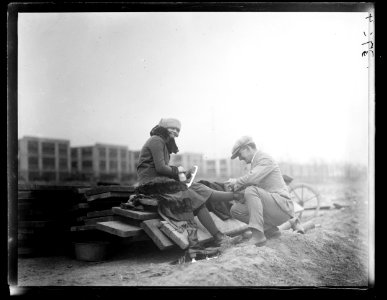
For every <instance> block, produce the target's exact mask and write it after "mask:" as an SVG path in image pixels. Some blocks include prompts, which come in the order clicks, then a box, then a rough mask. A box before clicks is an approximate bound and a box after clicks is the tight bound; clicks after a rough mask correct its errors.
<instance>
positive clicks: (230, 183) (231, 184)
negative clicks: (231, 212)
mask: <svg viewBox="0 0 387 300" xmlns="http://www.w3.org/2000/svg"><path fill="white" fill-rule="evenodd" d="M235 184H236V179H235V178H230V179H229V180H227V181H226V182H225V183H224V186H225V187H226V189H227V190H229V191H233V190H234V187H235Z"/></svg>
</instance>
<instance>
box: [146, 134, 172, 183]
mask: <svg viewBox="0 0 387 300" xmlns="http://www.w3.org/2000/svg"><path fill="white" fill-rule="evenodd" d="M164 146H165V144H164V142H163V141H162V140H159V139H155V140H154V141H153V142H152V144H151V145H150V151H151V153H152V157H153V162H154V164H155V169H156V172H157V173H159V174H160V175H164V176H169V177H171V178H175V179H176V178H179V171H178V169H177V167H174V166H169V165H168V164H167V163H166V161H165V158H164Z"/></svg>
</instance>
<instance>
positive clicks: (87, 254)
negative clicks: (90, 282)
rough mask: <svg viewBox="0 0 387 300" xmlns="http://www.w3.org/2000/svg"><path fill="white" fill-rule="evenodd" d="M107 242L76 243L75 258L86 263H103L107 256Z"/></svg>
mask: <svg viewBox="0 0 387 300" xmlns="http://www.w3.org/2000/svg"><path fill="white" fill-rule="evenodd" d="M108 245H109V242H107V241H88V242H76V243H74V249H75V257H76V259H78V260H84V261H101V260H104V259H105V258H106V256H107V248H108Z"/></svg>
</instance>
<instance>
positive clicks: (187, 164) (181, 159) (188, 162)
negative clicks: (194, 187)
mask: <svg viewBox="0 0 387 300" xmlns="http://www.w3.org/2000/svg"><path fill="white" fill-rule="evenodd" d="M170 164H171V165H173V166H183V167H184V168H186V169H190V168H192V167H193V166H198V173H197V176H202V175H203V174H204V173H205V170H204V159H203V154H202V153H193V152H184V153H181V154H172V155H171V161H170Z"/></svg>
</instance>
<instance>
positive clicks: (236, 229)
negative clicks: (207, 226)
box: [195, 212, 249, 236]
mask: <svg viewBox="0 0 387 300" xmlns="http://www.w3.org/2000/svg"><path fill="white" fill-rule="evenodd" d="M210 215H211V217H212V219H213V220H214V223H215V225H216V227H218V229H219V230H220V232H222V233H224V234H227V235H229V236H234V235H238V234H241V233H242V232H245V231H246V230H247V229H249V227H248V225H247V224H246V223H243V222H241V221H239V220H237V219H228V220H224V221H223V220H222V219H221V218H219V217H218V216H217V215H215V214H214V213H213V212H210ZM195 221H196V223H198V225H199V224H200V225H201V226H202V227H203V228H204V226H203V225H202V224H201V223H200V221H199V220H198V219H197V218H196V217H195Z"/></svg>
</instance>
